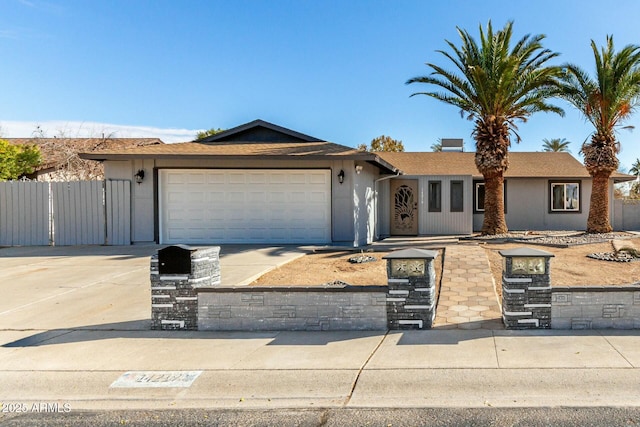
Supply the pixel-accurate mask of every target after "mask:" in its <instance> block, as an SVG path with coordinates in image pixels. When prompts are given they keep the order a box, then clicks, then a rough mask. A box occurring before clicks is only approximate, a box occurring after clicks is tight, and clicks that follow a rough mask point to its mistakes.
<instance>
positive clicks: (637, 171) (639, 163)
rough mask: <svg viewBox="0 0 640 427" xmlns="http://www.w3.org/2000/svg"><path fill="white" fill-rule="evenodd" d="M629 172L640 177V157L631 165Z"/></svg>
mask: <svg viewBox="0 0 640 427" xmlns="http://www.w3.org/2000/svg"><path fill="white" fill-rule="evenodd" d="M629 173H630V174H631V175H635V176H637V177H639V178H640V159H636V161H635V163H634V164H632V165H631V169H629Z"/></svg>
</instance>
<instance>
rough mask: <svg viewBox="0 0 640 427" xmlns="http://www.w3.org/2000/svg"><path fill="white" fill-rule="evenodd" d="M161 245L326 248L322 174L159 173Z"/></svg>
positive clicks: (327, 193)
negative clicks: (305, 245) (309, 245)
mask: <svg viewBox="0 0 640 427" xmlns="http://www.w3.org/2000/svg"><path fill="white" fill-rule="evenodd" d="M159 202H160V237H161V242H162V243H202V244H206V243H209V244H216V243H328V242H330V241H331V174H330V172H329V171H328V170H313V171H308V170H267V169H265V170H254V171H242V170H177V169H176V170H166V171H163V170H161V171H160V188H159Z"/></svg>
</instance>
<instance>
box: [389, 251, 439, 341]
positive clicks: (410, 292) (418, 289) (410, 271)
mask: <svg viewBox="0 0 640 427" xmlns="http://www.w3.org/2000/svg"><path fill="white" fill-rule="evenodd" d="M437 256H438V252H436V251H430V250H425V249H405V250H401V251H396V252H393V253H391V254H389V255H387V256H385V257H383V258H384V259H386V260H387V283H388V289H389V290H388V293H387V327H388V328H389V329H428V328H431V326H432V325H433V319H434V318H435V314H436V310H435V303H436V273H435V269H434V266H433V260H434V259H435V258H436V257H437Z"/></svg>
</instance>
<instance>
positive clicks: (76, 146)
mask: <svg viewBox="0 0 640 427" xmlns="http://www.w3.org/2000/svg"><path fill="white" fill-rule="evenodd" d="M3 139H4V140H5V141H8V142H9V143H10V144H15V145H24V144H29V145H36V146H38V147H39V148H40V153H41V154H42V163H41V164H40V166H38V168H37V170H38V171H41V172H42V171H46V170H49V169H55V168H56V166H58V165H60V164H61V163H64V161H65V160H66V156H68V154H69V152H75V153H78V152H91V151H96V150H101V149H108V150H122V149H126V148H130V147H143V146H155V145H160V144H162V145H164V142H162V140H160V139H158V138H3ZM61 144H63V145H64V148H67V150H61V149H60V148H61Z"/></svg>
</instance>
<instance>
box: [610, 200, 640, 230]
mask: <svg viewBox="0 0 640 427" xmlns="http://www.w3.org/2000/svg"><path fill="white" fill-rule="evenodd" d="M614 203H615V207H614V212H615V229H616V230H626V231H640V200H620V199H617V200H615V201H614Z"/></svg>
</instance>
